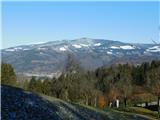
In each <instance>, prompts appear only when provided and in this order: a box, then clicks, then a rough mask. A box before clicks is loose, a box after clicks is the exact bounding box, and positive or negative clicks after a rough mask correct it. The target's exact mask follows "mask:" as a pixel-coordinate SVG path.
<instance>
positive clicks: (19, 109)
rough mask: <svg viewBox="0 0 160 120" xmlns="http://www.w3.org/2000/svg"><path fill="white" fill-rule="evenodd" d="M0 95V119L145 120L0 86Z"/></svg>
mask: <svg viewBox="0 0 160 120" xmlns="http://www.w3.org/2000/svg"><path fill="white" fill-rule="evenodd" d="M1 92H2V93H1V94H2V97H1V98H2V101H1V110H2V111H1V114H2V120H147V118H144V117H140V116H137V115H129V114H125V113H119V112H113V111H108V112H103V111H101V110H97V109H95V108H90V107H85V106H81V105H76V104H72V103H68V102H64V101H62V100H59V99H56V98H52V97H48V96H44V95H37V94H33V93H30V92H26V91H23V90H22V89H18V88H13V87H9V86H4V85H2V86H1Z"/></svg>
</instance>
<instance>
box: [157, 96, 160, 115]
mask: <svg viewBox="0 0 160 120" xmlns="http://www.w3.org/2000/svg"><path fill="white" fill-rule="evenodd" d="M157 108H158V118H160V96H158V101H157Z"/></svg>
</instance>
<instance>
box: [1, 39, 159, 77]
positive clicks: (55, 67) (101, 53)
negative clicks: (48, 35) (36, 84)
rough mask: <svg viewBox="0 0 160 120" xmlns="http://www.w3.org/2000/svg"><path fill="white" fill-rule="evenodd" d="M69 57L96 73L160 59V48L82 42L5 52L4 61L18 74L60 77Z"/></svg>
mask: <svg viewBox="0 0 160 120" xmlns="http://www.w3.org/2000/svg"><path fill="white" fill-rule="evenodd" d="M69 55H71V56H72V57H73V58H74V60H75V61H76V62H77V64H79V66H81V67H82V68H83V69H85V70H94V69H96V68H98V67H101V66H109V65H111V64H117V63H126V62H129V63H133V64H139V63H142V62H144V61H151V60H157V59H160V45H158V44H157V45H154V44H130V43H123V42H119V41H112V40H103V39H90V38H81V39H76V40H62V41H52V42H47V43H42V44H32V45H22V46H17V47H11V48H7V49H3V50H2V60H3V61H5V62H7V63H10V64H12V65H13V67H14V68H15V70H16V73H18V74H25V75H27V76H32V75H35V76H39V75H40V76H53V75H58V74H59V73H61V72H62V71H64V68H65V67H66V63H67V61H68V56H69Z"/></svg>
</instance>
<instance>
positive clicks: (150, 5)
mask: <svg viewBox="0 0 160 120" xmlns="http://www.w3.org/2000/svg"><path fill="white" fill-rule="evenodd" d="M159 22H160V21H159V3H158V2H2V48H8V47H12V46H18V45H25V44H32V43H41V42H48V41H55V40H64V39H67V40H72V39H77V38H82V37H87V38H96V39H97V38H98V39H109V40H117V41H122V42H130V43H152V40H154V41H158V42H159V39H158V38H159V36H158V35H159V31H158V26H159Z"/></svg>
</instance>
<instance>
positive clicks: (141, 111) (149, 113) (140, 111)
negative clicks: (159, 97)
mask: <svg viewBox="0 0 160 120" xmlns="http://www.w3.org/2000/svg"><path fill="white" fill-rule="evenodd" d="M117 110H118V111H121V112H127V113H128V114H140V115H141V116H142V115H143V116H146V117H151V118H153V119H157V117H158V113H157V112H155V111H151V110H148V109H145V108H141V107H127V108H120V109H117Z"/></svg>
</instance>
